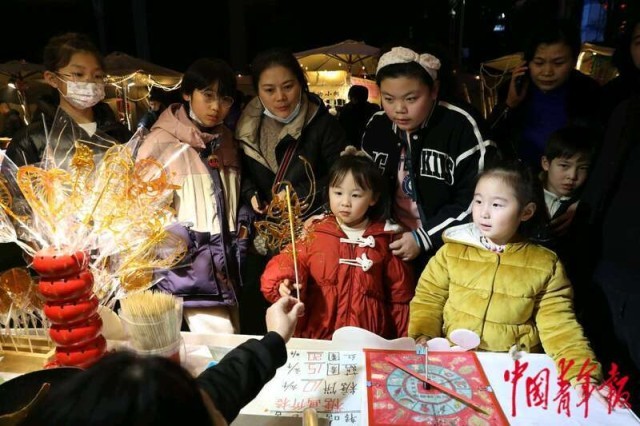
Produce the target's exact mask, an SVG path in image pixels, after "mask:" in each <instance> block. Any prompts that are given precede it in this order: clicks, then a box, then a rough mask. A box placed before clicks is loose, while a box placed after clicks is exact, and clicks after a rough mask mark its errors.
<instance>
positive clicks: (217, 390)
mask: <svg viewBox="0 0 640 426" xmlns="http://www.w3.org/2000/svg"><path fill="white" fill-rule="evenodd" d="M285 362H287V348H286V346H285V342H284V339H282V337H281V336H280V335H279V334H278V333H275V332H269V333H267V334H266V335H265V336H264V337H263V338H262V339H261V340H256V339H251V340H248V341H247V342H245V343H243V344H242V345H240V346H238V347H237V348H235V349H233V350H232V351H231V352H229V353H228V354H227V355H226V356H225V357H224V358H222V360H221V361H220V362H219V363H218V364H217V365H215V366H213V367H211V368H208V369H206V370H205V371H203V372H202V373H201V374H200V375H199V376H198V378H197V380H198V384H199V385H200V387H201V388H202V389H203V390H204V391H205V392H206V393H207V394H208V395H209V396H210V397H211V399H212V400H213V403H214V404H215V406H216V408H217V409H218V410H219V411H220V412H221V413H222V415H223V416H224V418H225V419H226V420H227V422H228V423H231V422H232V421H233V420H234V419H235V418H236V417H237V416H238V413H239V412H240V410H241V409H242V407H244V406H245V405H247V404H248V403H249V402H251V400H252V399H254V398H255V397H256V396H257V395H258V393H259V392H260V390H261V389H262V387H263V386H264V385H265V384H266V383H267V382H268V381H269V380H271V379H272V378H273V376H274V375H275V374H276V370H277V369H278V368H279V367H281V366H282V365H284V363H285Z"/></svg>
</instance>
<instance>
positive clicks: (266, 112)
mask: <svg viewBox="0 0 640 426" xmlns="http://www.w3.org/2000/svg"><path fill="white" fill-rule="evenodd" d="M260 102H261V103H262V106H263V107H264V115H266V116H267V117H270V118H273V119H274V120H276V121H277V122H278V123H282V124H289V123H291V122H292V121H293V120H295V118H296V117H297V116H298V113H299V112H300V108H301V107H302V93H301V94H300V99H299V100H298V105H296V107H295V108H294V109H293V111H291V114H289V115H288V116H286V117H285V118H282V117H278V116H277V115H275V114H274V113H272V112H271V111H269V110H268V109H267V107H266V106H264V102H262V99H260Z"/></svg>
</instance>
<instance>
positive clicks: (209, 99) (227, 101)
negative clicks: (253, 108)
mask: <svg viewBox="0 0 640 426" xmlns="http://www.w3.org/2000/svg"><path fill="white" fill-rule="evenodd" d="M196 90H197V89H196ZM198 91H199V92H200V93H202V96H203V97H204V101H205V102H206V103H208V104H211V103H214V102H218V105H220V106H221V107H222V108H231V105H233V98H232V97H231V96H220V95H218V94H217V93H216V92H213V91H209V90H207V91H202V90H198Z"/></svg>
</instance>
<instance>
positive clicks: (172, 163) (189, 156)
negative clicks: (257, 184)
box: [137, 104, 252, 307]
mask: <svg viewBox="0 0 640 426" xmlns="http://www.w3.org/2000/svg"><path fill="white" fill-rule="evenodd" d="M203 157H205V158H203ZM137 158H138V159H141V158H154V159H156V160H158V161H159V162H160V163H161V164H163V165H164V166H165V170H166V171H167V172H168V173H169V176H170V180H171V183H173V184H176V185H178V186H179V188H178V189H176V190H175V191H174V193H173V200H171V204H172V206H173V207H174V208H175V209H176V216H177V220H178V222H179V224H181V225H182V226H172V228H170V230H171V231H172V232H174V233H176V234H177V235H178V236H180V237H181V238H182V239H183V240H185V242H186V243H187V247H188V250H189V251H188V253H187V256H186V258H185V260H184V261H183V262H182V263H181V264H180V265H178V266H177V267H175V268H173V269H171V270H169V271H163V272H161V273H160V275H161V277H162V280H161V281H160V282H159V283H158V287H159V288H161V289H163V290H165V291H168V292H170V293H172V294H175V295H178V296H180V297H183V298H184V305H185V306H186V307H211V306H219V305H234V304H236V301H237V300H236V290H237V287H238V286H239V285H241V281H240V274H239V271H240V262H241V260H242V258H243V255H244V250H246V248H247V246H248V242H249V239H248V237H249V235H248V233H245V235H242V237H243V238H240V239H236V235H237V234H238V231H239V229H240V228H241V227H244V229H246V230H248V229H249V228H250V223H251V220H252V218H251V215H250V214H249V212H250V209H249V208H248V207H244V208H243V207H241V205H240V152H239V150H238V146H237V143H236V141H235V140H234V138H233V134H232V132H231V131H230V130H229V129H228V128H227V127H226V126H224V125H220V126H218V127H216V128H215V129H214V132H212V133H208V132H203V131H201V130H200V129H198V127H197V126H196V125H195V124H194V123H193V122H192V121H191V119H189V117H188V116H187V111H186V107H185V106H183V105H182V104H173V105H171V106H169V107H168V108H167V109H166V110H165V111H164V112H163V113H162V114H161V115H160V117H159V118H158V121H156V123H155V124H154V125H153V127H152V128H151V132H150V133H149V134H148V135H147V136H146V138H145V139H144V142H143V143H142V145H141V147H140V149H139V150H138V155H137ZM203 161H212V162H213V164H215V167H217V169H218V170H219V172H220V179H221V183H222V185H221V186H220V185H216V184H215V182H214V181H213V178H212V177H211V174H210V172H209V169H208V168H207V166H206V165H205V164H204V162H203ZM218 203H224V206H225V210H226V218H225V219H224V220H225V222H226V223H225V224H224V227H225V228H226V229H227V232H223V229H222V224H221V222H220V220H219V215H218V210H217V206H218Z"/></svg>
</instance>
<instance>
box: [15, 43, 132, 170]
mask: <svg viewBox="0 0 640 426" xmlns="http://www.w3.org/2000/svg"><path fill="white" fill-rule="evenodd" d="M43 64H44V66H45V68H46V71H45V72H44V80H45V81H46V82H47V83H48V84H49V85H50V86H51V87H53V88H54V89H55V94H54V96H53V97H52V98H51V99H49V100H46V99H40V102H39V106H40V108H39V109H40V112H39V113H38V114H34V116H33V119H32V122H31V124H30V125H29V126H27V127H26V128H25V129H23V130H22V131H20V132H18V133H17V134H16V135H15V136H14V138H13V140H12V142H11V144H10V145H9V148H8V149H7V156H8V157H9V158H11V159H12V160H13V161H14V162H15V163H16V164H17V165H18V166H21V165H24V164H33V163H38V162H40V161H41V160H42V157H43V153H44V152H45V147H46V145H47V134H49V135H54V134H55V135H57V136H58V137H55V138H53V137H52V138H51V141H50V144H52V148H53V147H54V146H53V144H55V148H56V149H55V152H56V153H57V158H55V160H57V161H56V163H55V165H56V166H58V167H62V168H64V167H66V165H67V163H66V161H68V160H67V159H68V158H69V155H67V154H69V152H70V151H71V150H72V149H73V147H74V142H75V140H78V139H82V140H85V141H90V143H88V144H87V145H88V146H90V147H91V148H92V149H93V150H94V153H95V154H96V155H97V156H99V154H101V153H103V152H104V151H105V150H106V149H108V148H109V147H111V146H113V144H114V143H123V142H127V141H128V140H129V138H130V137H131V132H130V131H129V130H128V129H127V128H126V127H125V126H123V125H122V124H120V123H119V122H118V121H117V120H116V118H115V115H114V114H113V111H112V110H111V108H110V107H109V105H107V104H106V103H103V102H101V101H102V100H103V99H104V96H105V92H104V79H105V76H106V75H105V67H104V62H103V58H102V55H101V54H100V52H99V51H98V49H97V48H96V47H95V45H94V44H93V42H92V41H91V40H90V39H89V38H87V37H86V36H85V35H83V34H78V33H67V34H63V35H60V36H56V37H53V38H51V39H50V40H49V42H48V43H47V45H46V46H45V48H44V55H43ZM56 130H57V133H56ZM97 159H98V158H96V160H97Z"/></svg>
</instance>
